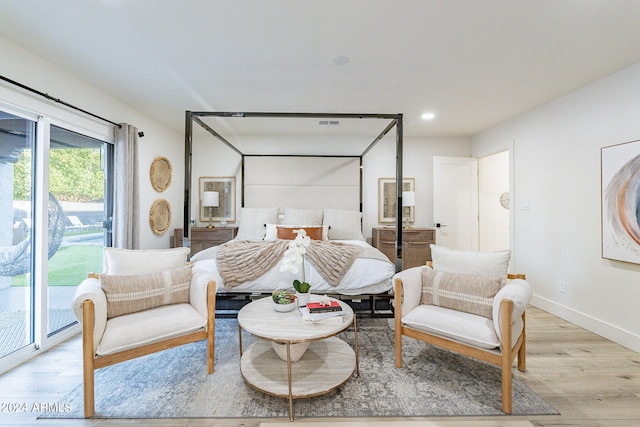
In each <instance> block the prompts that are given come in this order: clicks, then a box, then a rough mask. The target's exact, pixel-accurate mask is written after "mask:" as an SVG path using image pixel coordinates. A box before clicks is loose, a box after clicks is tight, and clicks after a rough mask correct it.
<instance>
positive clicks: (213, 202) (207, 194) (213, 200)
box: [202, 191, 220, 228]
mask: <svg viewBox="0 0 640 427" xmlns="http://www.w3.org/2000/svg"><path fill="white" fill-rule="evenodd" d="M218 206H220V193H218V192H217V191H203V192H202V207H203V208H205V209H207V211H208V213H209V215H208V217H209V225H208V226H207V228H213V225H212V224H211V218H212V217H213V208H217V207H218Z"/></svg>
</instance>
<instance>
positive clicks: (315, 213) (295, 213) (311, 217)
mask: <svg viewBox="0 0 640 427" xmlns="http://www.w3.org/2000/svg"><path fill="white" fill-rule="evenodd" d="M323 215H324V214H323V212H322V209H294V208H284V218H283V219H282V223H283V224H307V225H322V217H323Z"/></svg>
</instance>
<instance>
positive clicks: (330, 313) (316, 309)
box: [300, 301, 344, 322]
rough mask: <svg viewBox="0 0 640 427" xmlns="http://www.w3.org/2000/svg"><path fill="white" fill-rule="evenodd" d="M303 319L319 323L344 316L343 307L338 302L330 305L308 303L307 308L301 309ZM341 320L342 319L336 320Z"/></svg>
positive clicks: (332, 302)
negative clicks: (319, 321)
mask: <svg viewBox="0 0 640 427" xmlns="http://www.w3.org/2000/svg"><path fill="white" fill-rule="evenodd" d="M300 312H301V313H302V318H303V319H304V320H308V321H313V322H315V321H318V320H324V319H331V318H335V317H339V316H342V315H343V314H344V313H343V312H342V307H341V306H340V304H339V303H338V302H337V301H331V304H330V305H322V304H320V303H319V302H310V303H307V305H306V307H300ZM336 320H341V319H336Z"/></svg>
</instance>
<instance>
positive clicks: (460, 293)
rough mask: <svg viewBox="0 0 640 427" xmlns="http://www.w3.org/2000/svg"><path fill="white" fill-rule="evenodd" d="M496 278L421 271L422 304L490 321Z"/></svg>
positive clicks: (498, 278) (499, 283)
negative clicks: (462, 312) (461, 312)
mask: <svg viewBox="0 0 640 427" xmlns="http://www.w3.org/2000/svg"><path fill="white" fill-rule="evenodd" d="M501 285H502V280H501V278H500V277H499V276H496V277H482V276H476V275H473V274H456V273H445V272H442V271H434V270H432V269H430V268H423V269H422V298H421V300H420V303H421V304H430V305H438V306H440V307H446V308H451V309H454V310H458V311H464V312H466V313H471V314H477V315H478V316H483V317H486V318H488V319H492V318H493V298H494V297H495V295H496V293H498V291H499V290H500V288H501Z"/></svg>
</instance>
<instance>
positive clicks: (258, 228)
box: [236, 208, 278, 240]
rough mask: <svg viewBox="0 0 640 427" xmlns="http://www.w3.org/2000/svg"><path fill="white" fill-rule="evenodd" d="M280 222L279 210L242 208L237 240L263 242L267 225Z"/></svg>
mask: <svg viewBox="0 0 640 427" xmlns="http://www.w3.org/2000/svg"><path fill="white" fill-rule="evenodd" d="M277 222H278V208H240V225H239V227H238V235H237V236H236V240H262V239H264V235H265V232H266V224H273V223H277Z"/></svg>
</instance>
